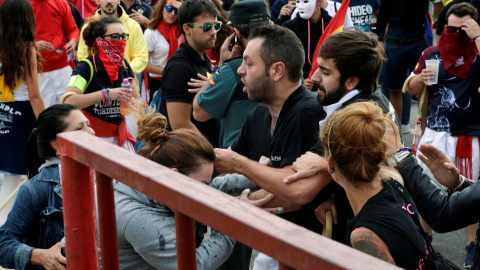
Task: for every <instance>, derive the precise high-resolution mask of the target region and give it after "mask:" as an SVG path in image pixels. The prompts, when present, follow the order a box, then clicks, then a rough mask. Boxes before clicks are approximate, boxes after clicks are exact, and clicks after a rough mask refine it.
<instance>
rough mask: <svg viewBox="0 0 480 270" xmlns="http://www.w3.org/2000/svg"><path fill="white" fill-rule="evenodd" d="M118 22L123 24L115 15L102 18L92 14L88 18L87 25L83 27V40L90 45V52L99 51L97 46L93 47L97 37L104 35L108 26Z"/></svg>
mask: <svg viewBox="0 0 480 270" xmlns="http://www.w3.org/2000/svg"><path fill="white" fill-rule="evenodd" d="M116 23H119V24H122V22H121V21H120V20H119V19H117V18H115V17H113V16H107V17H103V18H101V19H99V18H95V16H92V17H90V19H88V22H87V24H85V27H84V28H83V40H85V45H87V47H88V54H94V53H96V52H97V48H96V47H93V44H94V43H95V39H96V38H98V37H101V36H103V35H104V34H105V33H106V32H107V27H108V26H109V25H110V24H116Z"/></svg>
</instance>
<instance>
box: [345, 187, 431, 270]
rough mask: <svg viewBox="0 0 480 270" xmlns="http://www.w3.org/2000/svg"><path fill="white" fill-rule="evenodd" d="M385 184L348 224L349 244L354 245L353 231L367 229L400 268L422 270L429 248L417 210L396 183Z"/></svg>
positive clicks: (408, 196)
mask: <svg viewBox="0 0 480 270" xmlns="http://www.w3.org/2000/svg"><path fill="white" fill-rule="evenodd" d="M383 183H384V187H383V189H382V190H381V191H380V192H379V193H378V194H376V195H375V196H373V197H372V198H370V199H369V200H368V201H367V203H366V204H365V205H364V206H363V207H362V209H361V210H360V212H359V213H358V215H357V216H355V217H353V218H351V219H350V220H349V221H348V224H347V230H348V237H347V242H348V245H350V246H351V243H350V235H351V233H352V231H353V230H354V229H356V228H359V227H365V228H367V229H370V230H372V231H373V232H375V233H376V234H377V235H378V236H379V237H380V238H381V239H382V240H383V241H384V242H385V243H386V244H387V246H388V249H389V250H390V253H391V254H392V257H393V260H394V261H395V264H396V265H397V266H399V267H402V268H405V269H419V268H420V266H421V265H422V264H423V259H424V258H425V255H426V249H427V247H426V244H425V240H424V236H423V233H424V232H423V229H422V228H421V227H420V226H419V225H417V224H419V223H418V222H416V221H415V219H417V221H418V211H417V208H416V206H415V204H414V203H413V200H412V199H411V197H410V195H409V194H408V193H407V191H406V190H405V189H404V188H403V186H402V185H401V184H400V183H398V182H397V181H396V180H393V179H391V180H389V181H383ZM422 269H423V268H422Z"/></svg>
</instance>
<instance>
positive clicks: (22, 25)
mask: <svg viewBox="0 0 480 270" xmlns="http://www.w3.org/2000/svg"><path fill="white" fill-rule="evenodd" d="M35 28H36V24H35V15H34V13H33V8H32V4H31V3H30V1H28V0H5V2H3V4H2V5H1V6H0V62H1V63H2V72H3V74H5V84H6V85H7V86H8V87H10V88H11V89H13V88H14V87H15V85H16V83H17V82H18V80H20V79H22V78H24V77H25V75H26V74H30V73H31V72H32V71H33V70H34V69H36V70H37V72H41V71H42V60H41V56H40V53H39V52H38V48H37V45H36V44H35ZM32 47H33V48H35V52H36V57H37V66H36V67H34V66H32V64H31V63H30V59H31V57H32V50H31V48H32Z"/></svg>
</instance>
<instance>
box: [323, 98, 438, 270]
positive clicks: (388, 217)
mask: <svg viewBox="0 0 480 270" xmlns="http://www.w3.org/2000/svg"><path fill="white" fill-rule="evenodd" d="M387 126H389V127H391V128H393V129H395V124H394V123H393V121H392V120H391V119H390V118H388V117H386V116H384V114H383V112H382V109H381V108H380V107H378V106H377V105H376V104H375V103H373V102H357V103H355V104H352V105H349V106H347V107H346V108H345V109H342V110H338V111H336V112H334V113H333V114H332V115H331V116H330V117H329V118H328V120H327V122H326V124H325V126H324V128H323V129H322V134H321V141H322V143H323V144H324V146H325V157H326V159H327V162H328V168H329V172H330V174H331V175H332V178H333V179H334V180H335V182H336V183H338V184H339V185H340V186H342V187H343V188H344V189H345V192H346V194H347V197H348V201H349V202H350V205H351V206H352V209H353V213H354V217H353V218H351V219H350V220H349V221H348V226H347V230H348V240H347V242H348V244H349V245H351V246H352V247H353V248H355V249H358V250H361V251H363V252H365V253H367V254H370V255H372V256H375V257H378V258H380V259H382V260H385V261H387V262H389V263H392V264H397V265H398V266H400V267H402V268H406V269H417V268H418V267H420V268H421V267H423V266H424V261H425V258H426V255H427V254H429V253H430V252H431V249H430V248H431V246H430V242H429V239H428V237H427V235H426V234H425V232H424V231H423V229H422V227H421V225H420V220H419V216H418V211H417V209H416V206H415V204H414V203H413V200H412V198H411V197H410V195H409V194H408V192H407V191H406V190H405V189H404V188H403V186H402V183H403V179H402V178H401V176H400V175H398V173H396V172H394V171H391V170H387V169H386V168H387V167H384V168H385V169H383V168H382V167H381V164H382V162H383V161H384V160H385V158H386V154H385V153H386V150H387V143H386V139H385V134H386V132H387ZM427 246H428V250H427ZM442 259H443V258H442Z"/></svg>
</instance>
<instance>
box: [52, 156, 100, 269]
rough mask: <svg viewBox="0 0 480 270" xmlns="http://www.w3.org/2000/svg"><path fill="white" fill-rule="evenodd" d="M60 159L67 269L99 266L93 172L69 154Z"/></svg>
mask: <svg viewBox="0 0 480 270" xmlns="http://www.w3.org/2000/svg"><path fill="white" fill-rule="evenodd" d="M60 159H61V162H62V165H61V168H62V197H63V213H64V217H63V218H64V226H65V238H66V244H67V247H66V254H67V268H68V269H69V270H77V269H78V270H84V269H91V270H94V269H99V265H98V249H97V222H96V218H95V217H96V215H95V192H94V180H93V175H91V174H90V169H89V168H88V167H87V166H85V165H83V164H80V163H78V162H77V161H75V160H73V159H71V158H69V157H66V156H62V155H60Z"/></svg>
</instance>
